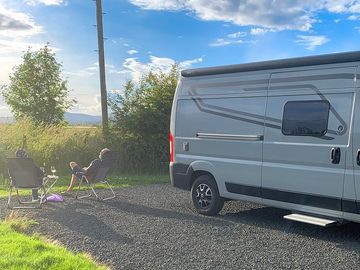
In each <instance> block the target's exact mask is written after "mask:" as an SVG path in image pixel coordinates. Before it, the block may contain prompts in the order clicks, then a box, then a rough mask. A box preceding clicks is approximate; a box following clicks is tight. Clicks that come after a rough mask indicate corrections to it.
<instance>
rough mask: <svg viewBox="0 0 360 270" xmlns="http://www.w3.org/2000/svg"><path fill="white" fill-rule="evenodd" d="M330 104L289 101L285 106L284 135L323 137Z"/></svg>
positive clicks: (325, 102)
mask: <svg viewBox="0 0 360 270" xmlns="http://www.w3.org/2000/svg"><path fill="white" fill-rule="evenodd" d="M329 110H330V103H329V102H328V101H324V100H309V101H289V102H287V103H286V104H285V106H284V113H283V121H282V133H283V134H284V135H287V136H323V135H325V134H326V132H327V128H328V119H329Z"/></svg>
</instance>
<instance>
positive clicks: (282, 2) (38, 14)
mask: <svg viewBox="0 0 360 270" xmlns="http://www.w3.org/2000/svg"><path fill="white" fill-rule="evenodd" d="M103 10H104V12H105V13H106V14H105V15H104V36H105V38H106V40H105V54H106V64H107V65H106V69H107V70H106V72H107V86H108V91H109V92H111V91H119V90H120V91H121V89H122V86H123V84H124V82H125V81H126V80H127V79H135V80H136V79H137V78H139V77H140V76H141V74H142V73H143V72H146V71H148V70H150V69H161V70H167V69H169V67H170V66H171V65H172V64H173V63H174V62H177V63H179V64H180V66H181V68H190V67H205V66H215V65H226V64H235V63H244V62H251V61H259V60H268V59H279V58H287V57H294V56H303V55H312V54H322V53H331V52H341V51H353V50H359V48H360V46H359V45H358V44H360V43H359V41H360V0H359V1H358V0H103ZM95 24H96V17H95V3H94V1H92V0H0V85H4V84H5V85H6V84H7V83H8V75H9V73H11V71H12V68H13V66H15V65H17V64H19V63H20V62H21V55H22V53H23V52H24V50H26V49H27V48H28V47H31V48H33V49H38V48H40V47H41V46H43V45H44V44H45V43H46V42H50V46H51V47H52V48H53V50H54V51H55V52H56V55H57V58H58V60H59V61H60V62H62V63H63V68H64V72H63V74H64V77H65V78H66V79H67V80H68V82H69V88H70V89H71V95H72V97H75V98H76V99H77V100H78V105H77V106H76V107H74V108H73V109H72V111H73V112H82V113H88V114H92V115H97V114H100V104H99V100H100V98H99V79H98V64H97V54H96V52H95V50H96V49H97V38H96V28H95V27H94V25H95ZM8 115H9V110H8V108H7V107H6V105H5V104H4V102H3V100H1V99H0V116H8Z"/></svg>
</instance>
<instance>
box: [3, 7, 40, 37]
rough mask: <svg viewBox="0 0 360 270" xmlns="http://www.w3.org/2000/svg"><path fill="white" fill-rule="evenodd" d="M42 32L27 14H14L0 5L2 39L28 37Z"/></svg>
mask: <svg viewBox="0 0 360 270" xmlns="http://www.w3.org/2000/svg"><path fill="white" fill-rule="evenodd" d="M41 32H42V27H41V26H39V25H37V24H36V23H35V22H34V20H33V19H32V18H31V17H30V16H29V15H27V14H25V13H21V12H15V11H13V10H10V9H7V8H5V7H4V6H2V5H1V4H0V35H1V36H3V37H9V38H15V37H29V36H33V35H36V34H39V33H41Z"/></svg>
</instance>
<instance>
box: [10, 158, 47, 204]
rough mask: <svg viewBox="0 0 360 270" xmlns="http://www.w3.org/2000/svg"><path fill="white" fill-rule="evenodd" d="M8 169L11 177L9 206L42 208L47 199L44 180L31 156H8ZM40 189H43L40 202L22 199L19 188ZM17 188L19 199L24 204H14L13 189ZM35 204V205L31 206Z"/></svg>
mask: <svg viewBox="0 0 360 270" xmlns="http://www.w3.org/2000/svg"><path fill="white" fill-rule="evenodd" d="M7 163H8V169H9V177H10V190H9V198H8V203H7V205H8V208H10V209H34V208H41V205H42V203H43V202H44V201H45V200H46V199H45V198H46V191H45V186H44V181H43V179H42V178H41V177H39V174H38V169H37V168H36V166H35V164H34V161H33V160H32V159H31V158H8V159H7ZM34 188H35V189H39V190H42V191H43V194H42V195H41V196H39V197H40V201H39V202H32V201H22V200H21V199H20V196H19V189H34ZM13 189H15V190H16V195H17V201H18V202H19V204H20V205H23V206H12V205H11V198H12V191H13ZM30 205H33V206H30Z"/></svg>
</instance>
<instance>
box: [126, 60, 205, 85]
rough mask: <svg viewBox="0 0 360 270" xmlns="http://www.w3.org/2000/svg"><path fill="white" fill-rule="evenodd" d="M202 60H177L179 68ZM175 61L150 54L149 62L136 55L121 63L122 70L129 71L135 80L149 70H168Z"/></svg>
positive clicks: (188, 66) (187, 66)
mask: <svg viewBox="0 0 360 270" xmlns="http://www.w3.org/2000/svg"><path fill="white" fill-rule="evenodd" d="M202 61H203V58H202V57H199V58H196V59H191V60H185V61H183V62H179V63H178V64H179V67H180V69H185V68H190V67H191V66H192V65H194V64H197V63H201V62H202ZM175 63H176V61H175V60H173V59H171V58H167V57H157V56H153V55H151V56H150V62H148V63H143V62H140V61H139V60H138V58H137V57H131V58H127V59H125V62H124V63H123V67H124V68H125V70H123V71H122V72H123V73H125V72H128V73H130V75H131V77H132V79H133V80H135V81H137V80H139V79H140V78H141V76H142V75H143V74H145V73H147V72H149V71H163V72H169V71H170V70H171V67H172V66H173V65H174V64H175Z"/></svg>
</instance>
